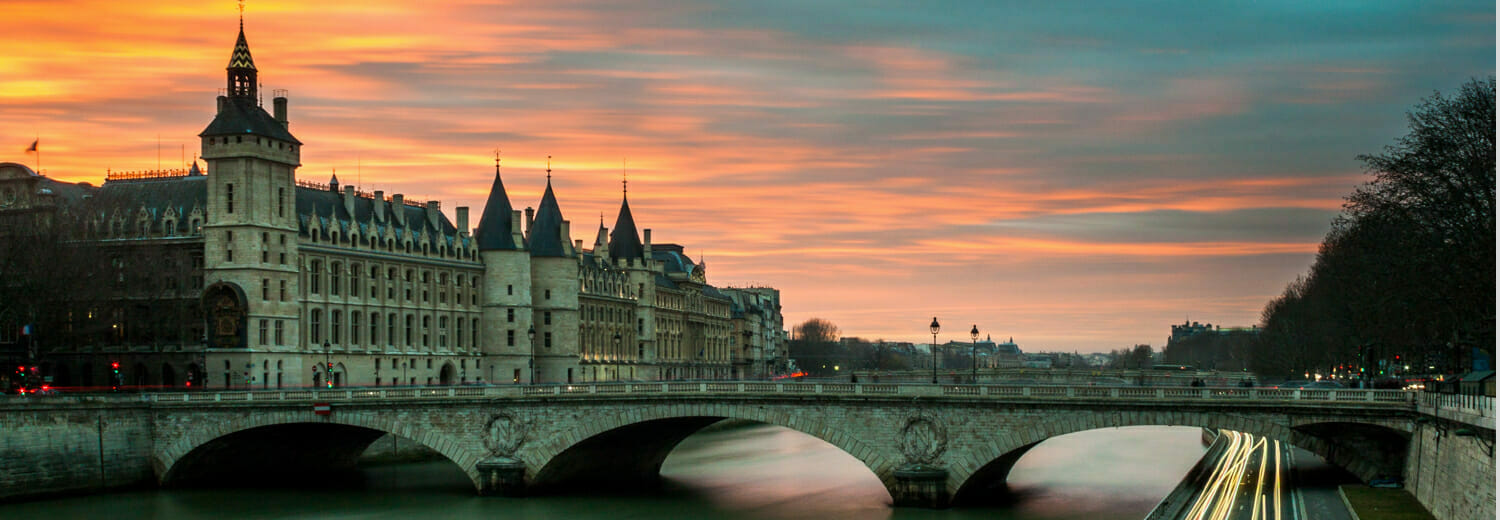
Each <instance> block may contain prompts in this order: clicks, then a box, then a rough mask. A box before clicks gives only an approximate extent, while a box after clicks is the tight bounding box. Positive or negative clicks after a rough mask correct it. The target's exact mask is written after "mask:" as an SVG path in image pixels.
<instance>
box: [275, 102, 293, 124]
mask: <svg viewBox="0 0 1500 520" xmlns="http://www.w3.org/2000/svg"><path fill="white" fill-rule="evenodd" d="M271 105H272V106H273V107H275V108H273V110H275V114H276V120H277V121H280V122H281V126H282V127H288V126H290V125H291V123H289V122H287V120H286V96H276V97H274V98H271Z"/></svg>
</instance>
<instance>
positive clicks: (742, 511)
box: [0, 426, 1203, 520]
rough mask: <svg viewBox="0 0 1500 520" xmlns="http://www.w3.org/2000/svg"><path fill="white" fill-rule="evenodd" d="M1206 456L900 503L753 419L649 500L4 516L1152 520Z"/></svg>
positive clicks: (323, 504) (1095, 448)
mask: <svg viewBox="0 0 1500 520" xmlns="http://www.w3.org/2000/svg"><path fill="white" fill-rule="evenodd" d="M1202 453H1203V447H1202V445H1201V443H1200V442H1199V431H1198V430H1197V429H1192V428H1161V427H1141V428H1123V429H1105V430H1094V431H1089V432H1083V433H1077V434H1073V435H1068V436H1064V437H1059V438H1057V439H1053V440H1049V441H1047V442H1044V443H1042V444H1041V445H1038V446H1037V447H1036V448H1035V449H1032V450H1031V451H1030V452H1029V453H1027V454H1026V456H1025V457H1023V458H1022V459H1021V460H1020V462H1018V463H1017V464H1016V466H1015V468H1014V469H1013V470H1012V472H1011V477H1010V489H1011V491H1012V492H1013V493H1015V495H1016V501H1015V502H1014V503H1012V504H1011V505H1009V506H1007V507H1004V508H986V509H952V510H946V511H926V510H914V509H899V510H898V509H892V508H890V507H889V504H890V496H889V495H888V494H886V491H885V488H884V487H882V486H881V484H880V481H879V480H878V479H876V478H875V476H874V475H873V474H871V473H870V472H869V471H868V470H866V469H865V468H864V466H863V465H861V464H860V463H859V462H858V461H857V460H855V459H854V458H853V457H851V456H849V455H847V454H844V453H843V452H842V451H839V450H838V449H837V448H834V447H833V446H830V445H828V444H825V443H823V442H822V441H820V440H817V439H814V438H812V437H809V436H806V435H803V434H801V433H797V432H793V431H791V430H787V429H784V428H779V427H772V426H748V427H741V428H731V429H725V430H720V431H714V432H708V433H703V434H699V435H694V436H692V437H689V438H688V439H687V440H686V441H684V442H683V443H682V445H681V446H679V447H678V448H677V450H676V451H674V452H673V453H672V455H671V456H670V457H668V458H667V462H666V464H665V465H663V467H662V474H663V475H664V476H665V477H666V480H667V486H666V489H664V490H663V491H662V492H660V493H657V494H652V495H645V496H641V495H636V496H630V495H624V496H621V495H617V494H610V493H608V491H609V490H603V489H591V490H579V491H580V495H579V496H567V497H535V498H525V499H507V498H484V497H477V496H474V492H473V487H472V485H471V484H470V482H469V480H468V477H466V476H465V475H464V474H463V472H461V471H460V470H459V469H458V467H457V466H454V465H453V464H451V463H448V462H446V461H441V462H426V463H416V464H401V465H390V466H377V467H373V468H367V469H365V470H363V472H362V474H361V475H360V476H358V477H355V478H353V479H351V480H349V481H346V482H344V484H345V485H343V486H336V485H333V484H334V483H330V485H329V486H327V487H322V488H319V489H245V488H240V489H190V490H164V491H137V492H127V493H115V494H109V495H101V496H92V497H80V498H70V499H57V500H46V501H38V502H27V503H21V504H10V505H0V518H110V519H120V520H130V519H148V518H162V519H183V518H213V519H214V520H236V519H262V518H265V519H270V518H337V519H349V520H365V519H369V520H376V519H408V518H423V517H442V518H460V519H487V520H488V519H498V518H567V519H601V520H605V519H607V520H624V519H633V518H643V519H644V518H729V519H753V518H765V519H791V518H820V519H824V518H826V519H886V518H891V519H929V518H932V519H936V518H944V519H978V518H988V519H1012V520H1041V519H1047V520H1063V519H1068V520H1072V519H1079V520H1081V519H1099V520H1113V519H1129V520H1139V519H1140V518H1142V517H1144V516H1145V514H1146V513H1147V512H1148V511H1150V509H1151V507H1153V506H1154V505H1155V504H1156V501H1157V500H1159V499H1160V498H1161V497H1162V496H1164V495H1166V493H1167V492H1168V491H1170V490H1171V488H1172V487H1173V486H1175V485H1176V484H1177V481H1178V480H1179V479H1181V478H1182V475H1183V474H1184V473H1186V471H1187V469H1188V467H1190V466H1191V465H1192V464H1193V462H1195V461H1196V460H1197V459H1198V457H1200V456H1201V455H1202ZM271 484H274V483H271Z"/></svg>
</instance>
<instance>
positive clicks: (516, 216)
mask: <svg viewBox="0 0 1500 520" xmlns="http://www.w3.org/2000/svg"><path fill="white" fill-rule="evenodd" d="M525 237H526V235H524V234H522V233H521V210H519V209H513V210H511V211H510V239H511V241H513V242H515V243H516V247H525V244H526V239H525Z"/></svg>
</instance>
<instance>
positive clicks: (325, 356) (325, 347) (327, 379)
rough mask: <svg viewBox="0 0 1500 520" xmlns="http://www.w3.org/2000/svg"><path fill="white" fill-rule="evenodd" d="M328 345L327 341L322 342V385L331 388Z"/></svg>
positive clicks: (331, 365)
mask: <svg viewBox="0 0 1500 520" xmlns="http://www.w3.org/2000/svg"><path fill="white" fill-rule="evenodd" d="M330 346H331V345H329V344H328V342H327V341H324V342H323V386H325V387H328V388H330V389H331V388H333V362H332V361H329V360H328V347H330Z"/></svg>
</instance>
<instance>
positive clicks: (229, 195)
mask: <svg viewBox="0 0 1500 520" xmlns="http://www.w3.org/2000/svg"><path fill="white" fill-rule="evenodd" d="M224 212H225V213H234V184H225V185H224Z"/></svg>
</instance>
